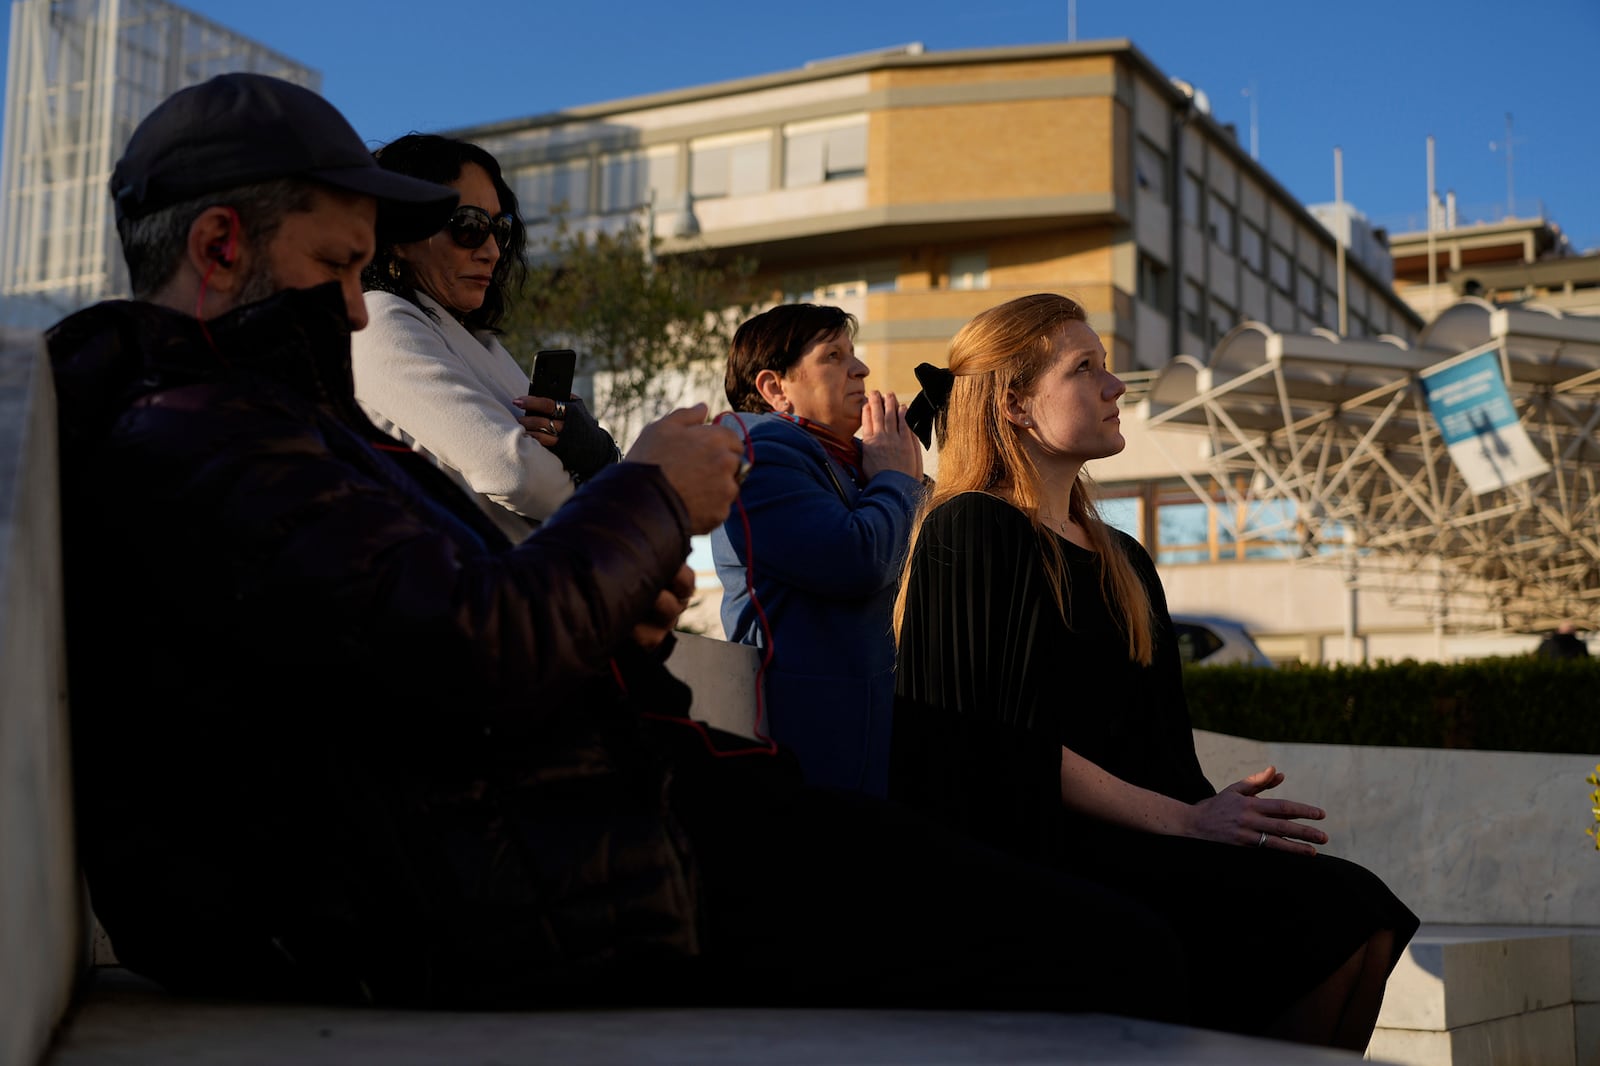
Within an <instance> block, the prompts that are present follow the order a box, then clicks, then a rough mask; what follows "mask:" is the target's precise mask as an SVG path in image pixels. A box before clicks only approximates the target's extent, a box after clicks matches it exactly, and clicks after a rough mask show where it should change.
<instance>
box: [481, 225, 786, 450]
mask: <svg viewBox="0 0 1600 1066" xmlns="http://www.w3.org/2000/svg"><path fill="white" fill-rule="evenodd" d="M754 272H755V266H754V263H753V262H751V261H749V260H744V259H734V260H726V259H720V258H718V257H716V256H714V255H713V254H712V253H711V252H710V251H709V250H705V249H695V250H690V251H686V252H679V253H676V254H673V255H663V256H657V255H656V254H655V252H654V248H653V246H652V244H651V243H649V242H648V241H647V237H646V233H645V225H644V224H643V223H642V222H638V221H635V222H633V223H631V224H630V225H628V226H627V227H626V228H624V229H622V230H620V231H618V232H615V233H585V232H581V231H578V230H574V229H572V228H570V227H569V226H567V225H566V223H565V222H564V221H559V222H558V224H557V227H556V229H555V232H554V234H553V235H552V236H551V237H550V238H548V239H547V240H545V241H543V242H542V243H536V244H535V245H534V247H533V248H532V251H531V253H530V258H529V270H528V281H527V285H526V287H525V288H524V289H523V292H522V296H521V298H520V299H518V300H516V301H515V302H514V304H513V306H512V308H511V311H510V313H509V314H508V315H507V316H506V318H505V319H504V320H503V321H502V323H501V328H502V330H503V332H504V334H505V335H504V337H503V338H502V339H503V340H504V342H505V344H506V347H507V348H509V349H510V350H511V351H512V352H513V353H515V354H516V356H517V358H518V359H519V360H521V361H522V362H523V363H524V364H526V363H528V362H530V361H531V360H532V358H533V353H534V352H536V351H538V350H539V349H541V348H572V349H574V350H576V351H577V353H578V373H579V375H580V376H581V377H586V378H588V379H589V381H590V383H591V384H592V392H593V396H592V402H593V406H594V414H595V417H596V418H597V419H598V420H599V422H600V424H601V425H603V426H605V427H606V428H607V429H609V430H610V431H611V433H612V435H613V436H615V437H616V438H617V439H618V440H619V441H621V442H622V443H623V444H624V446H626V444H627V443H628V442H630V441H632V440H633V438H634V437H635V436H637V435H638V433H639V431H640V430H641V429H642V428H643V427H644V426H645V425H646V424H647V423H649V422H650V421H652V420H654V419H655V418H658V417H660V416H661V415H663V414H665V413H666V412H667V411H669V410H671V409H673V408H675V407H681V406H685V405H688V404H692V403H697V402H701V401H704V402H706V403H708V404H709V405H710V406H711V410H712V412H713V413H715V412H716V411H718V410H721V409H723V408H725V407H726V406H727V401H726V400H725V399H724V398H723V390H722V376H723V371H724V368H725V367H726V365H727V356H728V348H729V345H730V343H731V342H732V339H733V332H734V330H735V329H737V328H738V326H739V323H740V322H742V321H744V320H745V318H747V317H749V315H750V313H751V311H752V308H754V307H755V306H756V304H757V303H758V300H759V296H758V294H757V292H756V285H755V282H754ZM577 391H578V392H579V393H580V394H582V393H583V392H584V389H583V388H581V387H580V388H578V389H577Z"/></svg>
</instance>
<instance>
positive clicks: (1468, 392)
mask: <svg viewBox="0 0 1600 1066" xmlns="http://www.w3.org/2000/svg"><path fill="white" fill-rule="evenodd" d="M1418 379H1419V381H1420V382H1421V384H1422V391H1423V393H1424V394H1425V395H1426V396H1427V398H1428V409H1429V410H1430V411H1431V412H1432V413H1433V420H1434V422H1436V423H1437V424H1438V426H1439V435H1440V436H1441V437H1443V438H1444V443H1445V447H1446V448H1447V449H1448V450H1449V452H1450V459H1451V461H1452V462H1453V463H1455V464H1456V469H1458V470H1460V471H1461V476H1462V477H1463V478H1465V479H1466V482H1467V487H1468V488H1470V489H1471V490H1472V491H1473V492H1474V493H1475V494H1477V495H1480V496H1481V495H1482V494H1483V493H1485V492H1493V491H1494V490H1495V489H1502V488H1505V487H1506V486H1507V485H1514V484H1516V483H1517V482H1519V481H1526V480H1528V479H1529V478H1532V477H1538V476H1539V475H1540V474H1544V473H1548V472H1549V470H1550V464H1549V463H1547V462H1545V459H1544V456H1542V455H1540V454H1539V451H1538V449H1537V448H1535V447H1534V446H1533V441H1531V440H1529V439H1528V434H1527V431H1526V430H1524V429H1523V428H1522V420H1521V419H1519V418H1518V417H1517V409H1516V407H1515V406H1513V405H1512V403H1511V393H1510V392H1509V391H1508V390H1507V389H1506V382H1505V378H1504V377H1502V376H1501V373H1500V349H1499V344H1498V343H1493V344H1489V345H1486V346H1484V347H1482V348H1476V349H1473V350H1472V351H1468V352H1463V353H1461V354H1460V355H1458V356H1455V357H1453V358H1450V359H1446V360H1445V361H1444V362H1442V363H1438V364H1436V365H1434V366H1431V367H1429V368H1428V369H1426V370H1424V371H1422V373H1421V374H1419V375H1418Z"/></svg>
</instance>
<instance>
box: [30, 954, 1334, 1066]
mask: <svg viewBox="0 0 1600 1066" xmlns="http://www.w3.org/2000/svg"><path fill="white" fill-rule="evenodd" d="M1360 1061H1361V1058H1360V1056H1357V1055H1353V1054H1349V1053H1346V1052H1338V1051H1329V1050H1326V1049H1323V1048H1308V1047H1302V1046H1299V1045H1296V1044H1284V1043H1280V1042H1278V1041H1274V1040H1256V1039H1250V1038H1246V1037H1239V1036H1231V1035H1228V1034H1225V1033H1214V1032H1208V1031H1205V1030H1200V1029H1185V1028H1182V1027H1181V1026H1174V1025H1163V1024H1160V1023H1158V1022H1143V1021H1133V1020H1130V1019H1127V1018H1118V1017H1114V1016H1111V1015H1104V1014H1078V1015H1067V1014H1032V1013H1017V1014H1005V1013H986V1012H962V1011H944V1012H933V1011H928V1012H922V1011H847V1010H710V1009H702V1010H596V1011H551V1012H536V1013H527V1012H524V1013H476V1012H470V1013H469V1012H462V1013H455V1012H448V1013H447V1012H433V1011H392V1010H364V1009H361V1008H335V1007H318V1006H262V1005H258V1004H237V1003H207V1002H200V1001H195V1000H183V999H175V998H172V997H168V996H166V995H165V994H164V993H162V992H161V991H160V990H159V989H157V988H155V986H153V985H151V984H149V983H148V982H145V981H143V980H141V979H139V978H137V977H134V976H132V975H129V974H127V973H126V972H124V971H120V970H104V971H98V972H97V973H96V975H95V978H94V981H93V983H92V984H91V987H90V988H89V989H88V990H87V992H86V993H85V995H84V996H83V998H82V1000H81V1003H80V1006H79V1008H78V1010H77V1012H76V1013H75V1015H74V1016H73V1017H72V1019H71V1020H70V1023H69V1024H68V1025H67V1026H66V1028H65V1029H64V1031H63V1032H62V1034H61V1037H60V1039H59V1040H58V1042H57V1046H56V1048H55V1049H54V1051H53V1053H52V1054H51V1055H50V1056H49V1057H48V1058H47V1059H46V1060H45V1062H46V1064H47V1066H106V1064H120V1063H127V1064H134V1063H138V1064H141V1066H142V1064H146V1063H185V1062H193V1063H207V1064H214V1066H278V1064H281V1063H286V1062H292V1063H295V1064H296V1066H344V1064H347V1063H359V1062H372V1063H383V1064H384V1066H421V1064H424V1063H427V1064H433V1063H449V1064H452V1066H457V1064H468V1063H481V1064H490V1063H511V1062H517V1063H551V1064H561V1066H599V1064H606V1066H610V1064H618V1066H622V1064H628V1066H652V1064H666V1063H673V1064H680V1063H694V1064H697V1066H698V1064H705V1066H719V1064H733V1063H739V1064H748V1063H762V1064H763V1066H802V1064H804V1066H816V1064H818V1063H850V1064H853V1066H888V1064H902V1063H905V1064H909V1063H916V1064H930V1063H945V1064H950V1066H963V1064H972V1066H977V1064H985V1066H988V1064H997V1063H1014V1064H1032V1063H1038V1064H1041V1066H1042V1064H1045V1063H1091V1062H1092V1063H1105V1064H1120V1063H1129V1064H1132V1063H1147V1064H1156V1063H1160V1064H1162V1066H1183V1064H1217V1066H1222V1064H1227V1066H1237V1064H1239V1063H1269V1064H1279V1066H1300V1064H1304V1066H1321V1064H1328V1066H1335V1064H1340V1063H1343V1064H1346V1066H1353V1064H1355V1063H1359V1062H1360Z"/></svg>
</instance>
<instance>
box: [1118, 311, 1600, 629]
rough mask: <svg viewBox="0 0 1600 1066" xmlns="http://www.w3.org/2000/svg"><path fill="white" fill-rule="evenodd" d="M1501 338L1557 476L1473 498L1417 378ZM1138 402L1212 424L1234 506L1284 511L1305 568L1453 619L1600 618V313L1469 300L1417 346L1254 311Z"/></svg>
mask: <svg viewBox="0 0 1600 1066" xmlns="http://www.w3.org/2000/svg"><path fill="white" fill-rule="evenodd" d="M1490 343H1494V344H1496V345H1497V346H1498V348H1499V352H1500V356H1501V367H1502V369H1503V371H1504V372H1505V376H1506V379H1507V380H1506V385H1507V388H1508V390H1509V391H1510V393H1511V397H1512V402H1513V404H1514V406H1515V408H1516V411H1517V414H1518V416H1519V417H1520V419H1521V422H1522V425H1523V426H1524V428H1525V429H1526V430H1527V432H1528V435H1529V437H1530V438H1531V439H1532V441H1533V442H1534V445H1535V447H1536V448H1537V449H1538V450H1539V452H1540V453H1541V454H1542V455H1543V456H1544V458H1545V459H1546V460H1547V461H1548V462H1549V463H1550V471H1549V473H1547V474H1544V475H1541V476H1539V477H1537V478H1535V479H1533V480H1530V481H1525V482H1522V483H1520V484H1516V485H1511V486H1509V487H1506V488H1503V489H1499V490H1495V491H1493V492H1489V493H1486V494H1483V495H1475V494H1474V493H1473V492H1472V491H1471V490H1470V489H1469V488H1468V487H1467V484H1466V482H1465V481H1464V480H1463V478H1462V476H1461V474H1460V472H1459V471H1458V470H1456V468H1455V467H1454V465H1453V463H1452V462H1451V459H1450V455H1449V453H1448V452H1447V451H1446V448H1445V445H1444V441H1443V440H1442V439H1441V437H1440V434H1439V428H1438V426H1437V425H1436V424H1435V422H1434V419H1433V417H1432V415H1431V413H1430V411H1429V409H1428V405H1427V402H1426V399H1425V397H1424V393H1423V390H1422V388H1421V386H1420V384H1419V383H1418V378H1419V375H1420V374H1421V372H1422V371H1424V370H1426V369H1427V368H1429V367H1431V366H1434V365H1435V364H1437V363H1440V362H1442V361H1444V360H1445V359H1448V358H1450V357H1452V356H1454V355H1457V354H1459V353H1461V352H1463V351H1467V350H1469V349H1472V348H1478V347H1481V346H1484V345H1487V344H1490ZM1140 406H1141V408H1142V413H1143V415H1144V417H1145V420H1146V422H1147V424H1148V425H1149V426H1151V427H1153V428H1154V427H1165V428H1189V429H1192V430H1195V431H1197V432H1204V433H1206V434H1208V435H1209V440H1210V451H1209V468H1210V473H1211V475H1212V477H1213V478H1214V479H1215V480H1216V482H1217V484H1218V485H1220V486H1222V487H1223V492H1224V493H1226V494H1228V496H1229V502H1230V503H1231V504H1232V505H1234V507H1235V508H1237V509H1239V510H1240V511H1244V510H1247V509H1248V510H1252V511H1253V512H1254V513H1257V514H1260V513H1263V512H1265V513H1269V514H1272V515H1276V516H1278V520H1279V521H1280V523H1281V524H1282V525H1283V526H1284V527H1285V528H1284V529H1283V530H1280V531H1279V532H1280V533H1285V534H1292V539H1293V540H1294V541H1296V542H1297V543H1298V549H1299V554H1300V557H1301V558H1302V559H1304V560H1305V561H1306V562H1307V563H1310V564H1313V565H1337V566H1341V567H1344V568H1345V570H1346V574H1347V577H1348V578H1349V580H1350V581H1351V582H1352V583H1354V584H1358V585H1360V586H1362V587H1368V588H1376V589H1379V590H1381V591H1382V592H1384V593H1385V594H1386V595H1387V596H1388V597H1389V598H1390V599H1391V600H1392V601H1393V602H1395V603H1396V604H1398V605H1402V606H1409V607H1415V608H1419V609H1422V610H1425V611H1427V612H1428V613H1429V614H1430V615H1431V616H1432V618H1433V620H1434V622H1435V624H1436V625H1439V626H1441V627H1448V628H1450V629H1452V630H1456V631H1465V630H1472V629H1517V630H1540V629H1546V628H1550V627H1552V626H1553V625H1555V624H1556V623H1558V622H1560V621H1563V620H1572V621H1576V622H1578V623H1579V624H1580V625H1586V626H1587V627H1589V628H1600V494H1597V493H1596V479H1597V470H1600V437H1597V425H1600V318H1583V317H1578V316H1563V315H1561V314H1560V313H1558V312H1552V311H1548V310H1545V309H1542V308H1539V307H1537V306H1534V305H1524V306H1518V307H1496V306H1493V305H1491V304H1488V303H1486V302H1484V301H1482V300H1478V299H1475V298H1468V299H1464V300H1462V301H1460V302H1458V303H1457V304H1455V305H1454V306H1452V307H1450V308H1448V309H1447V310H1445V311H1444V313H1442V314H1441V315H1440V316H1439V317H1438V318H1436V319H1435V320H1434V321H1433V322H1432V323H1431V324H1429V326H1428V327H1427V328H1426V329H1424V330H1423V332H1422V334H1421V336H1420V337H1419V339H1418V343H1417V346H1416V347H1411V346H1409V345H1407V344H1406V343H1405V342H1404V341H1402V340H1400V339H1399V338H1395V337H1380V338H1378V339H1376V340H1349V339H1341V338H1339V337H1338V336H1336V335H1335V334H1333V333H1329V332H1326V331H1321V330H1319V331H1315V332H1313V333H1311V334H1283V333H1275V332H1273V331H1272V330H1270V329H1268V328H1267V327H1265V326H1262V325H1260V324H1259V323H1254V322H1251V323H1245V324H1244V325H1241V326H1239V327H1237V328H1236V329H1234V330H1233V331H1232V332H1230V333H1229V334H1228V335H1227V336H1226V337H1224V338H1223V339H1222V340H1221V342H1219V343H1218V345H1217V346H1216V348H1215V349H1214V350H1213V352H1212V353H1211V356H1210V359H1209V360H1208V361H1206V362H1201V361H1199V360H1196V359H1193V358H1190V357H1188V356H1179V357H1178V358H1177V359H1175V360H1174V361H1173V362H1172V363H1171V364H1169V365H1168V366H1167V367H1166V368H1165V369H1163V370H1162V371H1161V373H1160V374H1158V375H1157V377H1156V379H1155V380H1154V382H1152V384H1151V386H1150V391H1149V393H1148V394H1147V395H1146V396H1145V398H1144V400H1142V401H1141V404H1140Z"/></svg>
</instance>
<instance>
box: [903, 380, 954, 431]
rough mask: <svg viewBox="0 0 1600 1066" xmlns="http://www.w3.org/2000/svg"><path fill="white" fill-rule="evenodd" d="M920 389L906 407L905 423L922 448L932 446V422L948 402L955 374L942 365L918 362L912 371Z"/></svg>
mask: <svg viewBox="0 0 1600 1066" xmlns="http://www.w3.org/2000/svg"><path fill="white" fill-rule="evenodd" d="M914 373H915V374H916V375H917V384H919V385H921V386H922V391H921V392H919V393H917V398H916V399H914V400H912V401H911V406H910V407H907V408H906V425H908V426H910V427H911V432H913V433H915V434H916V435H917V439H918V440H920V441H921V442H922V446H923V447H924V448H931V447H933V423H934V421H935V420H936V419H937V418H938V417H939V413H940V412H941V411H943V410H944V409H945V405H946V404H948V403H949V402H950V386H951V385H954V384H955V380H956V376H955V375H954V374H952V373H950V371H948V370H946V369H945V368H944V367H942V366H934V365H933V364H932V363H918V364H917V369H916V370H915V371H914Z"/></svg>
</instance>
